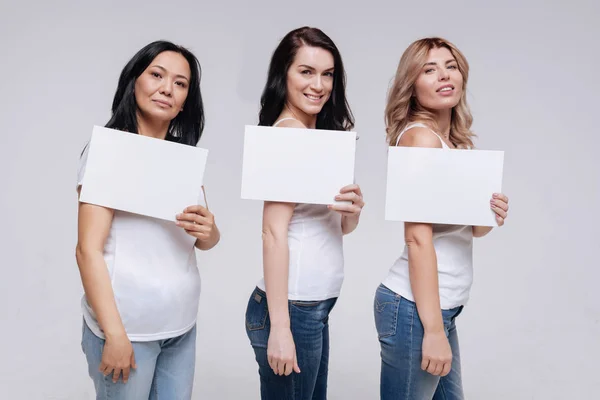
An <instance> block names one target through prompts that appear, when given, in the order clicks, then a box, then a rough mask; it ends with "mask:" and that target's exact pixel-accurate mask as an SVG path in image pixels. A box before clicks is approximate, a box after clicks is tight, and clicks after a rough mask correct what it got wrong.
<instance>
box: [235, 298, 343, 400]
mask: <svg viewBox="0 0 600 400" xmlns="http://www.w3.org/2000/svg"><path fill="white" fill-rule="evenodd" d="M336 301H337V298H332V299H327V300H323V301H289V302H288V307H289V312H290V328H291V331H292V336H293V338H294V344H295V345H296V357H297V359H298V366H299V367H300V371H301V372H300V373H299V374H297V373H295V372H292V373H291V374H290V375H288V376H285V375H276V374H275V373H274V372H273V370H272V369H271V367H270V366H269V361H268V359H267V343H268V341H269V332H270V328H271V323H270V320H269V309H268V306H267V297H266V294H265V292H264V291H262V290H260V289H259V288H256V289H255V290H254V292H253V293H252V295H251V296H250V300H249V301H248V308H247V309H246V333H247V334H248V338H249V339H250V344H251V345H252V348H253V349H254V354H255V356H256V362H257V363H258V373H259V375H260V395H261V399H262V400H324V399H326V398H327V373H328V365H329V324H328V321H329V313H330V312H331V309H332V308H333V306H334V305H335V302H336Z"/></svg>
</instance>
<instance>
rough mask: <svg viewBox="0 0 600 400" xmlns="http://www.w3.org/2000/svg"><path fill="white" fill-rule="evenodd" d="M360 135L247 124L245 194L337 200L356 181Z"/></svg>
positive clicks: (301, 200) (273, 198)
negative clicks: (345, 187) (355, 161)
mask: <svg viewBox="0 0 600 400" xmlns="http://www.w3.org/2000/svg"><path fill="white" fill-rule="evenodd" d="M355 150H356V133H355V132H348V131H330V130H323V129H301V128H277V127H266V126H250V125H247V126H246V129H245V137H244V158H243V166H242V190H241V197H242V198H243V199H251V200H267V201H281V202H293V203H309V204H335V203H337V202H336V201H335V200H334V197H335V196H336V195H337V194H339V191H340V189H341V188H342V187H344V186H346V185H350V184H352V183H353V182H354V157H355Z"/></svg>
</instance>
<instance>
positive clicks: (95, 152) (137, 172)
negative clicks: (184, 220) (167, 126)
mask: <svg viewBox="0 0 600 400" xmlns="http://www.w3.org/2000/svg"><path fill="white" fill-rule="evenodd" d="M89 146H90V148H89V152H88V159H87V164H86V168H85V175H84V177H83V182H82V187H81V195H80V201H81V202H84V203H91V204H96V205H100V206H104V207H108V208H113V209H116V210H122V211H127V212H131V213H135V214H140V215H145V216H149V217H153V218H160V219H164V220H169V221H175V216H176V215H177V214H178V213H181V212H183V210H184V209H185V208H186V207H188V206H191V205H196V204H204V195H203V192H202V184H203V179H204V170H205V167H206V160H207V157H208V150H206V149H202V148H198V147H194V146H188V145H183V144H179V143H174V142H168V141H166V140H160V139H155V138H150V137H147V136H142V135H136V134H131V133H126V132H121V131H118V130H114V129H108V128H104V127H100V126H94V129H93V132H92V138H91V141H90V143H89Z"/></svg>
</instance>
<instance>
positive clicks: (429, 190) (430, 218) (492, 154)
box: [385, 146, 504, 226]
mask: <svg viewBox="0 0 600 400" xmlns="http://www.w3.org/2000/svg"><path fill="white" fill-rule="evenodd" d="M503 164H504V152H502V151H489V150H447V149H431V148H417V147H393V146H392V147H389V149H388V171H387V192H386V205H385V219H386V220H392V221H405V222H424V223H436V224H452V225H474V226H497V222H496V218H495V213H494V212H493V211H492V209H491V208H490V200H491V198H492V194H494V193H501V190H502V174H503Z"/></svg>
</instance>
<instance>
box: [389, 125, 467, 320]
mask: <svg viewBox="0 0 600 400" xmlns="http://www.w3.org/2000/svg"><path fill="white" fill-rule="evenodd" d="M417 126H418V127H422V128H427V129H429V128H428V127H427V126H426V125H424V124H421V123H414V124H410V125H408V126H407V127H406V128H404V130H403V131H402V132H401V133H400V135H399V136H398V140H397V141H396V145H398V143H399V142H400V138H401V137H402V135H403V134H404V132H406V131H408V130H409V129H411V128H414V127H417ZM429 130H431V129H429ZM431 131H432V132H433V133H434V134H435V135H436V136H437V137H438V138H439V139H440V141H441V142H442V148H443V149H442V150H451V149H450V147H448V145H447V144H446V143H444V141H443V140H442V138H441V137H440V135H438V134H437V133H436V132H434V131H433V130H431ZM432 228H433V247H434V248H435V253H436V256H437V263H438V265H437V268H438V284H439V294H440V304H441V308H442V309H444V310H448V309H451V308H455V307H458V306H461V305H465V304H466V303H467V301H468V299H469V292H470V289H471V284H472V282H473V230H472V227H471V226H465V225H440V224H433V226H432ZM382 283H383V284H384V285H385V286H387V287H388V288H390V289H391V290H392V291H394V292H396V293H397V294H399V295H401V296H402V297H404V298H406V299H408V300H410V301H414V297H413V294H412V290H411V287H410V277H409V273H408V248H407V247H406V246H405V247H404V251H403V253H402V255H401V256H400V258H398V259H397V260H396V262H395V263H394V265H392V267H391V268H390V271H389V273H388V275H387V277H386V278H385V279H384V280H383V282H382Z"/></svg>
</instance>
